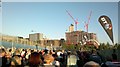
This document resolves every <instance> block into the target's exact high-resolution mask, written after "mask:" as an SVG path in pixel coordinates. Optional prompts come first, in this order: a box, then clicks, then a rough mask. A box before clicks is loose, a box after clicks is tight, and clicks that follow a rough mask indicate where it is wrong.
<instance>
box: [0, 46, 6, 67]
mask: <svg viewBox="0 0 120 67" xmlns="http://www.w3.org/2000/svg"><path fill="white" fill-rule="evenodd" d="M0 60H1V62H2V63H1V62H0V63H1V65H0V66H1V67H6V63H7V58H6V51H5V49H4V48H1V49H0Z"/></svg>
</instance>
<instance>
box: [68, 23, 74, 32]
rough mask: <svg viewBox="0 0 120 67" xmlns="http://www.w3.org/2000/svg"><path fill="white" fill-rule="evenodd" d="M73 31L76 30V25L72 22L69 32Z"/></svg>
mask: <svg viewBox="0 0 120 67" xmlns="http://www.w3.org/2000/svg"><path fill="white" fill-rule="evenodd" d="M73 31H74V25H73V24H71V25H70V26H69V32H73Z"/></svg>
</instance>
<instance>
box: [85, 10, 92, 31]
mask: <svg viewBox="0 0 120 67" xmlns="http://www.w3.org/2000/svg"><path fill="white" fill-rule="evenodd" d="M91 14H92V11H90V15H89V16H88V22H85V28H86V30H87V33H88V25H89V23H90V18H91Z"/></svg>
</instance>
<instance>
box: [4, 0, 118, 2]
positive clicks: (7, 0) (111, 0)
mask: <svg viewBox="0 0 120 67" xmlns="http://www.w3.org/2000/svg"><path fill="white" fill-rule="evenodd" d="M118 1H119V0H2V2H118Z"/></svg>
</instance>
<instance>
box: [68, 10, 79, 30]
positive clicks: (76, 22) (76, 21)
mask: <svg viewBox="0 0 120 67" xmlns="http://www.w3.org/2000/svg"><path fill="white" fill-rule="evenodd" d="M66 12H67V13H68V15H69V16H70V17H71V18H72V19H73V21H74V22H75V30H76V31H77V24H78V20H75V19H74V18H73V16H72V15H71V14H70V13H69V12H68V11H67V10H66Z"/></svg>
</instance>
